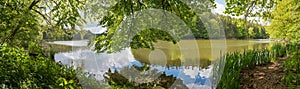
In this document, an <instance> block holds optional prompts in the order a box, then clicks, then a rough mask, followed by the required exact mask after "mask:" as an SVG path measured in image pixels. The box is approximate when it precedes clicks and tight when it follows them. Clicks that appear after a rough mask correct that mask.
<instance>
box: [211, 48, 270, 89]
mask: <svg viewBox="0 0 300 89" xmlns="http://www.w3.org/2000/svg"><path fill="white" fill-rule="evenodd" d="M225 58H226V59H225V64H226V65H225V67H224V71H223V75H222V78H221V81H220V82H219V84H218V87H217V88H218V89H239V88H240V80H239V78H240V71H241V69H243V68H245V67H252V66H255V65H260V64H264V63H268V62H271V59H272V55H271V51H269V50H266V49H263V50H245V51H243V52H242V53H240V52H233V53H228V54H227V55H226V57H225Z"/></svg>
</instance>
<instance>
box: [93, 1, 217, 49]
mask: <svg viewBox="0 0 300 89" xmlns="http://www.w3.org/2000/svg"><path fill="white" fill-rule="evenodd" d="M104 3H108V5H104ZM91 5H95V3H92V4H91ZM98 5H100V6H96V7H90V8H91V9H88V12H91V11H90V10H96V11H98V14H101V15H103V14H104V15H103V16H99V15H96V14H97V13H96V14H95V13H92V14H95V16H98V17H93V18H95V19H96V20H98V21H99V25H100V26H103V27H107V31H106V32H105V34H106V36H100V37H98V38H97V39H96V42H95V43H96V45H95V49H96V50H98V52H103V51H105V50H113V49H114V48H113V49H112V43H114V42H117V41H118V39H112V37H113V36H115V32H118V31H119V29H120V30H123V31H124V30H126V31H125V32H126V33H127V32H130V29H123V28H120V26H121V24H122V23H123V22H124V20H126V19H136V16H137V14H139V13H137V12H139V11H145V10H149V9H160V10H162V12H161V13H160V14H164V11H165V12H168V13H172V14H174V15H175V16H177V17H179V18H180V20H182V21H183V22H184V23H185V24H186V25H187V27H188V28H190V29H191V30H192V31H193V32H195V33H196V32H198V31H197V30H199V29H197V20H196V18H198V15H197V14H200V13H202V12H205V11H206V12H208V11H209V10H210V9H211V8H212V7H213V6H214V3H213V1H208V0H120V1H118V2H116V3H115V1H111V2H109V1H103V2H102V3H98ZM109 6H110V7H109ZM197 6H198V7H197ZM99 7H101V8H100V9H101V10H102V11H99V10H97V9H94V8H99ZM105 9H106V10H105ZM103 12H105V13H103ZM152 17H153V16H152ZM149 18H150V17H149ZM165 18H166V19H165V20H167V18H168V17H165ZM146 20H152V21H156V22H160V20H162V19H146ZM163 20H164V19H163ZM198 21H201V20H198ZM142 23H143V22H142ZM142 23H141V24H142ZM126 24H127V25H128V26H130V25H132V22H129V23H126ZM144 24H145V23H144ZM198 24H199V23H198ZM139 29H147V28H139ZM155 29H157V28H155ZM158 30H174V29H158ZM152 32H155V31H149V33H147V34H148V35H149V34H153V33H152ZM182 33H183V32H181V33H180V32H179V34H182ZM138 34H139V33H138ZM143 34H144V33H143ZM144 35H146V34H144ZM155 36H156V37H158V38H162V36H163V35H155ZM141 37H143V36H141ZM152 38H153V37H149V40H148V41H150V39H152ZM120 39H124V38H121V37H120ZM146 39H148V38H146ZM127 40H132V39H127ZM133 40H136V39H133ZM152 40H153V39H152ZM160 40H163V39H160ZM139 41H142V40H139ZM173 41H175V40H173ZM134 43H138V42H134ZM141 43H144V42H141ZM151 43H152V42H150V44H151ZM122 45H124V43H122ZM150 46H151V45H150ZM150 46H149V45H144V47H146V48H151V47H150ZM116 48H117V49H119V48H120V46H116ZM99 50H100V51H99ZM117 51H118V50H117Z"/></svg>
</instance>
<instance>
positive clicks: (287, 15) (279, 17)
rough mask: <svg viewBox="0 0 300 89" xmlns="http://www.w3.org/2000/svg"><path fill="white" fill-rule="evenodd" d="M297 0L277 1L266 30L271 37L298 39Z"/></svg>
mask: <svg viewBox="0 0 300 89" xmlns="http://www.w3.org/2000/svg"><path fill="white" fill-rule="evenodd" d="M299 7H300V3H299V1H298V0H285V1H280V2H278V5H277V7H276V8H275V10H274V11H273V12H272V15H273V17H272V21H271V25H270V26H269V27H268V31H269V32H270V34H271V37H272V38H280V39H284V40H288V41H290V42H299V41H300V36H299V34H300V30H299V27H300V25H299V22H300V19H299V18H300V11H299V10H298V8H299Z"/></svg>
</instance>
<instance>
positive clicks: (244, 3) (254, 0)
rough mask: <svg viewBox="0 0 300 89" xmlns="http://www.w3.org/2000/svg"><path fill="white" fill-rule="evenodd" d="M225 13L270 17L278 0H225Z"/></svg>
mask: <svg viewBox="0 0 300 89" xmlns="http://www.w3.org/2000/svg"><path fill="white" fill-rule="evenodd" d="M225 1H226V8H225V13H226V14H230V15H233V16H244V18H246V17H263V18H269V17H270V12H271V11H272V10H273V9H274V7H275V5H276V3H277V1H278V0H225Z"/></svg>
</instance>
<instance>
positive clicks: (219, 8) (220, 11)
mask: <svg viewBox="0 0 300 89" xmlns="http://www.w3.org/2000/svg"><path fill="white" fill-rule="evenodd" d="M216 5H217V8H215V9H213V10H212V12H213V13H218V14H222V15H224V13H223V12H224V11H225V6H224V5H223V4H221V3H218V2H216Z"/></svg>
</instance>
